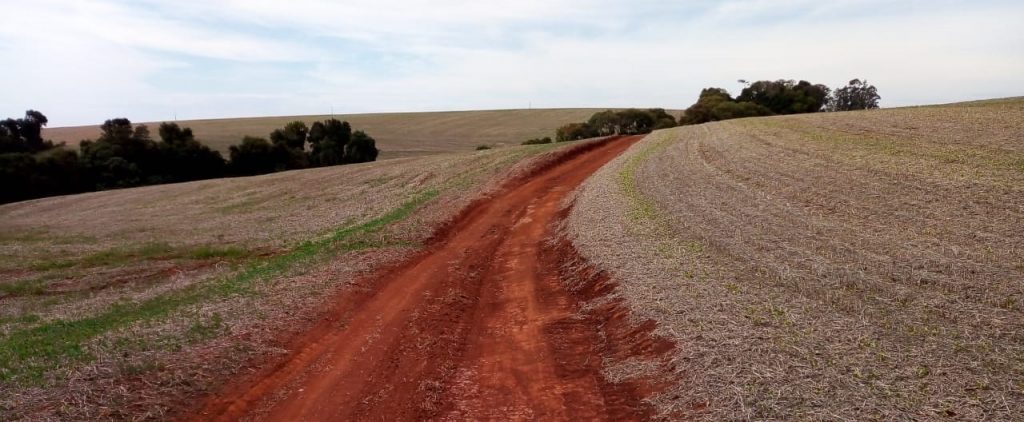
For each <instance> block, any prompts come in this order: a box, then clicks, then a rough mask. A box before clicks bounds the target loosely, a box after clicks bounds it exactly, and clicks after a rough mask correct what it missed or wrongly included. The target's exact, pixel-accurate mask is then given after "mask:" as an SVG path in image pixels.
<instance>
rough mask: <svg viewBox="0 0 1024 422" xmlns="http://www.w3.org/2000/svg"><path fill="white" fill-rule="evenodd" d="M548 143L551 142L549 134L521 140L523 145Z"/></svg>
mask: <svg viewBox="0 0 1024 422" xmlns="http://www.w3.org/2000/svg"><path fill="white" fill-rule="evenodd" d="M550 143H551V137H550V136H545V137H543V138H533V139H528V140H526V141H523V145H541V144H550Z"/></svg>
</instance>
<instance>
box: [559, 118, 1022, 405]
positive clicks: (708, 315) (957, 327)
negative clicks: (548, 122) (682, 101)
mask: <svg viewBox="0 0 1024 422" xmlns="http://www.w3.org/2000/svg"><path fill="white" fill-rule="evenodd" d="M576 205H577V206H576V208H575V209H574V211H573V213H572V216H571V217H570V226H571V231H572V232H573V234H574V237H575V241H576V244H577V247H579V249H580V250H581V252H582V253H583V254H584V255H585V256H587V257H588V258H589V259H590V260H591V261H592V262H595V263H599V264H600V265H601V266H602V267H604V268H605V269H608V270H609V271H611V272H612V273H613V274H614V275H615V277H616V278H618V279H619V280H620V281H621V282H622V287H621V289H620V292H621V294H622V296H623V297H624V298H625V299H626V300H627V301H628V303H629V304H630V305H631V307H632V308H633V309H634V310H636V311H637V312H639V313H641V314H642V315H644V316H646V317H649V318H652V319H654V320H656V321H658V322H659V324H660V326H659V332H661V333H662V334H663V335H665V336H668V337H670V338H672V339H674V340H676V342H677V344H678V345H679V347H678V356H677V359H676V360H675V364H676V370H677V371H678V375H679V378H680V380H681V381H680V385H679V387H678V388H677V389H676V390H675V391H672V392H670V393H668V394H665V395H664V396H663V397H662V398H661V399H660V400H658V401H657V402H658V404H659V406H660V407H661V409H662V410H663V411H665V412H679V413H682V414H688V415H690V416H692V417H694V418H696V419H706V420H910V419H914V420H934V419H943V418H951V419H959V420H1014V419H1019V418H1020V415H1022V414H1024V99H1020V98H1016V99H1003V100H992V101H981V102H972V103H964V104H950V105H942V106H928V107H915V108H903V109H891V110H876V111H865V112H849V113H827V114H814V115H800V116H785V117H769V118H754V119H741V120H732V121H726V122H718V123H711V124H705V125H699V126H688V127H680V128H675V129H670V130H665V131H659V132H656V133H655V134H653V135H651V136H649V137H648V138H646V139H645V140H644V141H643V142H641V143H639V144H637V145H635V146H634V147H633V148H632V149H631V150H630V151H629V152H627V153H626V154H624V155H623V156H621V157H620V158H619V159H618V160H617V161H616V162H613V163H612V164H611V165H609V166H606V167H605V168H604V169H602V171H601V172H600V173H599V174H598V175H596V176H595V177H594V178H592V179H591V180H590V181H588V182H587V184H586V185H585V186H584V188H583V191H582V192H581V193H580V195H579V198H578V199H577V202H576ZM609 370H610V371H612V372H613V373H616V374H619V375H621V376H624V377H628V376H629V375H630V374H633V373H636V372H637V371H638V370H644V368H636V367H630V366H628V365H624V366H622V367H613V368H609ZM676 414H678V413H676Z"/></svg>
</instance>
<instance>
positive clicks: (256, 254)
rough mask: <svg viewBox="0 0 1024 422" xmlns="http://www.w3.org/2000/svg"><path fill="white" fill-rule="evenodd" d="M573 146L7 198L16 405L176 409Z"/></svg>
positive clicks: (1, 302)
mask: <svg viewBox="0 0 1024 422" xmlns="http://www.w3.org/2000/svg"><path fill="white" fill-rule="evenodd" d="M573 144H576V145H579V143H570V144H569V145H573ZM566 146H567V144H552V145H541V146H522V147H512V148H501V149H495V150H489V151H479V152H465V153H458V154H439V155H432V156H429V157H413V158H402V159H395V160H388V161H383V162H376V163H365V164H353V165H346V166H335V167H326V168H318V169H310V170H300V171H289V172H282V173H275V174H270V175H264V176H256V177H247V178H232V179H219V180H206V181H200V182H192V183H180V184H169V185H160V186H150V187H142V188H133V189H120V190H114V191H107V192H96V193H87V194H80V195H71V196H63V197H55V198H46V199H39V200H33V201H25V202H19V203H16V204H8V205H3V206H0V221H2V222H3V224H0V420H12V419H21V418H24V419H28V420H40V419H54V420H82V419H96V418H112V419H143V418H164V417H166V414H165V413H164V412H166V411H168V409H172V408H175V407H181V406H183V405H186V404H189V403H188V400H190V399H191V398H193V397H195V395H197V394H200V393H201V392H203V391H207V390H208V389H209V388H212V387H214V386H217V385H219V384H220V383H223V382H224V381H225V380H226V379H227V378H228V377H230V376H232V375H234V374H237V373H238V372H239V371H244V370H247V369H249V368H247V367H246V366H245V365H248V364H251V363H252V362H259V361H260V360H266V359H271V358H273V357H274V356H277V355H278V354H280V353H282V351H283V350H284V349H283V347H284V344H282V342H283V341H286V339H287V338H288V335H287V334H288V333H290V332H298V331H301V330H303V329H305V328H308V327H309V326H311V324H313V323H314V322H316V320H317V319H318V317H319V316H320V315H321V314H323V313H324V312H325V310H326V309H328V308H329V307H330V305H331V304H330V303H327V302H328V299H329V298H331V297H338V296H337V295H336V294H333V293H341V292H344V293H345V294H346V295H348V294H350V293H351V294H353V295H354V294H357V293H361V292H367V291H372V289H373V286H371V285H367V284H365V282H364V284H356V283H355V280H356V279H357V277H358V276H359V275H360V274H363V273H365V272H367V271H370V270H372V269H376V268H380V267H381V266H384V265H387V264H390V263H394V262H397V261H398V260H400V259H402V258H404V257H407V256H409V255H410V254H412V253H414V252H415V251H417V250H418V249H419V246H420V245H422V244H423V242H424V241H425V240H426V239H427V238H428V237H429V236H431V234H432V232H433V230H434V229H435V228H436V227H438V225H440V224H441V223H442V222H444V221H447V220H448V219H450V218H452V217H453V215H454V214H455V213H456V212H458V211H459V210H460V209H461V208H463V207H464V206H465V205H466V204H468V203H469V201H470V200H472V199H474V198H476V197H478V196H479V195H481V194H482V193H485V192H488V191H490V190H491V189H494V188H495V187H496V186H497V184H498V183H500V182H501V181H503V180H506V179H507V178H509V177H510V176H513V175H516V174H520V173H521V172H523V171H527V170H528V169H529V168H531V167H533V166H534V165H539V163H543V162H545V160H549V159H552V157H553V156H554V154H557V151H560V150H562V149H563V148H565V147H566ZM55 403H57V404H60V405H55Z"/></svg>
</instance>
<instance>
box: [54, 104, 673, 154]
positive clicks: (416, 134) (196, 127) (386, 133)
mask: <svg viewBox="0 0 1024 422" xmlns="http://www.w3.org/2000/svg"><path fill="white" fill-rule="evenodd" d="M602 110H603V109H588V108H569V109H530V110H487V111H444V112H427V113H376V114H347V115H336V116H334V117H335V118H337V119H339V120H347V121H348V122H349V123H351V124H352V126H353V128H355V129H357V130H363V131H366V132H367V133H369V134H370V135H371V136H373V137H374V138H375V139H376V140H377V148H380V150H381V155H380V159H390V158H399V157H409V156H418V155H425V154H437V153H442V152H457V151H472V150H473V149H474V148H476V146H478V145H489V146H492V147H493V146H511V145H519V143H520V142H522V141H525V140H527V139H532V138H538V137H544V136H551V137H554V135H555V129H556V128H558V127H559V126H562V125H564V124H566V123H573V122H580V121H584V120H586V119H588V118H590V116H591V115H592V114H594V113H595V112H598V111H602ZM674 114H678V113H674ZM330 117H331V116H282V117H253V118H239V119H213V120H185V121H180V122H178V123H179V124H181V125H183V126H187V127H191V128H192V130H193V131H194V132H195V135H196V139H199V140H200V141H202V142H204V143H206V144H207V145H210V147H212V148H214V149H216V150H218V151H220V152H221V153H222V154H225V156H226V154H227V152H228V147H229V146H231V145H234V144H237V143H239V142H241V140H242V137H243V136H245V135H252V136H260V137H266V136H268V134H269V133H270V132H271V131H273V130H274V129H277V128H280V127H283V126H284V125H285V124H286V123H288V122H291V121H295V120H302V121H304V122H306V124H311V123H312V122H314V121H317V120H324V119H328V118H330ZM147 124H148V125H149V126H150V130H153V131H154V133H155V130H156V129H155V128H156V126H158V125H159V122H157V123H147ZM98 135H99V126H98V125H97V126H76V127H58V128H49V129H45V130H44V132H43V136H44V137H47V138H50V139H53V140H54V141H56V142H62V141H63V142H67V144H68V145H77V144H78V142H79V141H81V140H82V139H95V138H96V137H97V136H98Z"/></svg>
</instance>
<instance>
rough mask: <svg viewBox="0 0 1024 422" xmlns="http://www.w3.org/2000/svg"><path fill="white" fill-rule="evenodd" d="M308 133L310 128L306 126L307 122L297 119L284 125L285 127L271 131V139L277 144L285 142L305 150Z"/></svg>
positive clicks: (289, 145)
mask: <svg viewBox="0 0 1024 422" xmlns="http://www.w3.org/2000/svg"><path fill="white" fill-rule="evenodd" d="M308 134H309V129H308V128H307V127H306V123H304V122H302V121H299V120H296V121H294V122H290V123H288V124H286V125H284V128H283V129H274V131H273V132H271V133H270V141H271V142H273V143H275V144H284V145H286V146H288V148H292V149H297V150H304V149H305V148H306V135H308Z"/></svg>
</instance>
